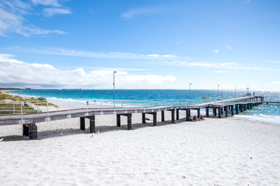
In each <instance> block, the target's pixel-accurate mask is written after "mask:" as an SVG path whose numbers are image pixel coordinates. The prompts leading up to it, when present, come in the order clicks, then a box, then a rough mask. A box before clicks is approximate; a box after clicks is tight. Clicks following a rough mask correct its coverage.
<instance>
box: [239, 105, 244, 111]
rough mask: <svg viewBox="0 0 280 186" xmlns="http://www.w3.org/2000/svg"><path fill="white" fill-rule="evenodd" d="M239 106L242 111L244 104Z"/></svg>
mask: <svg viewBox="0 0 280 186" xmlns="http://www.w3.org/2000/svg"><path fill="white" fill-rule="evenodd" d="M239 108H240V112H243V105H242V104H241V105H239Z"/></svg>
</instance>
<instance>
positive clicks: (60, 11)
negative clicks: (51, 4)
mask: <svg viewBox="0 0 280 186" xmlns="http://www.w3.org/2000/svg"><path fill="white" fill-rule="evenodd" d="M43 14H44V15H45V16H46V17H51V16H53V15H55V14H71V12H70V11H69V10H67V9H61V8H44V13H43Z"/></svg>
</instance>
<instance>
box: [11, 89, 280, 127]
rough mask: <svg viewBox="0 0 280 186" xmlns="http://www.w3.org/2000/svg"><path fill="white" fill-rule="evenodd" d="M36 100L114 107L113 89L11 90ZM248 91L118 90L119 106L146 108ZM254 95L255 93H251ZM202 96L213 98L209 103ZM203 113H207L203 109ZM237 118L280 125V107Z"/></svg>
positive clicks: (271, 94) (272, 94)
mask: <svg viewBox="0 0 280 186" xmlns="http://www.w3.org/2000/svg"><path fill="white" fill-rule="evenodd" d="M9 92H11V93H14V94H20V95H25V96H33V97H46V98H47V99H52V100H55V99H57V100H65V101H77V102H85V101H89V102H101V100H102V102H103V104H113V100H114V91H113V90H63V89H62V90H16V91H9ZM246 93H247V92H246V91H236V92H235V91H232V90H219V91H218V90H143V89H141V90H116V91H115V99H116V104H120V103H130V104H135V105H136V104H142V105H158V104H186V103H187V104H190V103H191V104H193V103H201V102H205V101H214V100H224V99H230V98H234V97H241V96H243V95H245V94H246ZM251 93H252V92H251ZM255 94H256V95H261V96H264V98H265V101H280V92H279V91H255ZM202 97H209V99H207V100H205V99H202ZM202 113H203V110H202ZM234 117H236V118H243V119H249V120H257V121H263V122H269V123H276V124H280V104H268V105H266V104H263V105H261V106H258V107H255V108H254V109H250V110H247V111H245V112H242V113H240V114H238V115H235V116H234Z"/></svg>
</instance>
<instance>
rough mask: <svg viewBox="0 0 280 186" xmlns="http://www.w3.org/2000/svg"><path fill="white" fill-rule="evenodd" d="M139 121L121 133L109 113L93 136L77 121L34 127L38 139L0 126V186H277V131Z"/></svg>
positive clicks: (239, 123) (245, 124) (232, 123)
mask: <svg viewBox="0 0 280 186" xmlns="http://www.w3.org/2000/svg"><path fill="white" fill-rule="evenodd" d="M168 115H169V114H166V117H168ZM159 116H160V115H158V117H159ZM182 116H183V114H182ZM140 119H141V118H140V114H133V117H132V120H133V130H130V131H128V130H126V125H123V126H122V127H121V128H118V127H116V123H115V120H116V119H115V116H113V115H109V116H104V115H103V116H96V127H97V131H99V134H94V135H92V134H90V133H89V128H88V127H89V125H88V121H87V120H86V122H87V123H86V126H87V129H86V131H81V130H79V119H78V118H76V119H69V120H61V121H53V122H48V123H38V124H37V125H38V138H39V140H28V138H27V137H23V136H21V134H22V128H21V125H13V126H0V137H1V138H2V137H4V140H3V141H2V142H0V147H1V158H0V180H1V185H5V186H6V185H11V186H15V185H21V186H22V185H28V186H30V185H118V186H119V185H166V186H170V185H206V186H218V185H219V186H225V185H227V186H230V185H236V186H241V185H244V186H248V185H250V186H260V185H262V186H264V185H270V186H272V185H279V183H280V125H276V124H266V123H260V122H253V121H247V120H240V119H232V118H227V119H214V118H206V119H205V121H202V122H185V121H184V119H182V120H180V121H177V123H176V124H170V121H166V122H164V123H161V122H159V123H158V126H155V127H153V126H152V124H151V123H148V124H141V123H140V121H141V120H140ZM158 119H159V118H158ZM125 123H126V118H125V117H122V124H125ZM61 133H63V135H62V136H61V135H60V134H61Z"/></svg>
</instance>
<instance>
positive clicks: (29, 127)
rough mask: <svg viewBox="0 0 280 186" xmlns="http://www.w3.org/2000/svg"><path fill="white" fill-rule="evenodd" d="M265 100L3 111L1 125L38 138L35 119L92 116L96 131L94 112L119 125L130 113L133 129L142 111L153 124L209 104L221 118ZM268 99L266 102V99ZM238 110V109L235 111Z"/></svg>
mask: <svg viewBox="0 0 280 186" xmlns="http://www.w3.org/2000/svg"><path fill="white" fill-rule="evenodd" d="M262 103H264V97H263V96H246V97H240V98H233V99H227V100H220V101H212V102H205V103H199V104H192V105H159V106H150V107H128V108H115V109H114V108H106V109H101V108H94V109H87V108H80V109H74V110H61V111H52V112H47V113H46V112H40V113H33V114H8V115H0V125H18V124H20V125H22V126H23V135H25V136H29V139H37V126H36V123H40V122H47V121H55V120H62V119H70V118H77V117H80V129H81V130H85V119H89V120H90V133H93V132H95V116H96V115H112V114H114V115H116V117H117V126H118V127H120V126H121V116H126V117H127V129H128V130H131V129H132V122H131V118H132V115H133V114H134V113H142V123H145V116H146V114H150V115H153V125H154V126H156V125H157V113H158V112H160V113H161V121H162V122H164V121H165V117H164V115H165V112H170V114H171V123H175V113H176V120H179V111H180V110H184V111H186V121H189V120H190V113H191V110H196V111H197V116H200V115H201V114H200V110H201V108H206V117H209V110H210V109H212V110H213V113H214V116H216V117H218V118H221V117H223V115H224V112H225V117H228V116H229V114H230V115H234V114H238V113H239V111H240V112H243V111H245V110H247V109H251V108H253V107H254V106H258V105H260V104H262ZM265 103H266V102H265ZM234 111H235V113H234Z"/></svg>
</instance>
